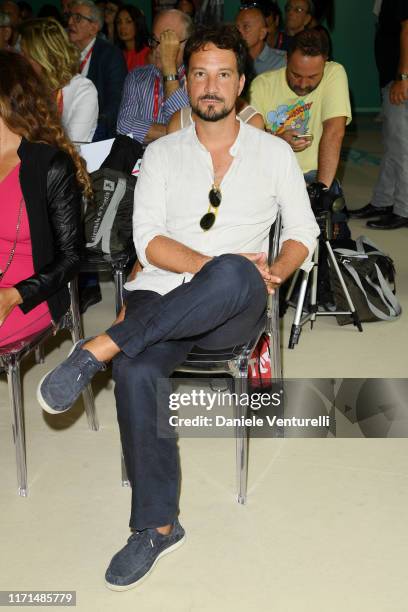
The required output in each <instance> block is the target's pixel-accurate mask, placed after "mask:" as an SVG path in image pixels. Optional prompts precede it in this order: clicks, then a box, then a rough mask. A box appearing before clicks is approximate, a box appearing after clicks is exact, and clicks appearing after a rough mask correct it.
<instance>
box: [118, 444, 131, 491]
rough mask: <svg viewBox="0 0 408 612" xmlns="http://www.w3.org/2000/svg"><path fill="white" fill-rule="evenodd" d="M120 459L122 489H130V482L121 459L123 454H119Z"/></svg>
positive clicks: (123, 460) (123, 461)
mask: <svg viewBox="0 0 408 612" xmlns="http://www.w3.org/2000/svg"><path fill="white" fill-rule="evenodd" d="M120 458H121V470H122V487H130V481H129V478H128V475H127V471H126V465H125V459H124V457H123V452H121V454H120Z"/></svg>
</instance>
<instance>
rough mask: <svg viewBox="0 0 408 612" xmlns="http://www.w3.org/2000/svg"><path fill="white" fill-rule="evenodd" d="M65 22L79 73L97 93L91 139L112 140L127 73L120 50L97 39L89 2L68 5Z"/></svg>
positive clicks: (95, 11)
mask: <svg viewBox="0 0 408 612" xmlns="http://www.w3.org/2000/svg"><path fill="white" fill-rule="evenodd" d="M65 19H66V21H67V26H68V28H67V29H68V36H69V39H70V41H71V42H72V43H73V44H74V45H75V46H76V47H78V49H79V50H80V52H81V64H80V72H81V74H82V76H85V77H88V79H90V80H91V81H92V82H93V84H94V85H95V87H96V89H97V91H98V104H99V117H98V125H97V128H96V131H95V134H94V138H93V139H94V141H96V140H104V139H105V138H113V137H115V136H116V120H117V116H118V110H119V105H120V100H121V96H122V89H123V83H124V81H125V77H126V74H127V69H126V64H125V60H124V59H123V55H122V53H121V51H120V49H118V48H117V47H114V46H113V45H111V44H110V43H108V42H107V41H105V40H103V39H102V38H98V37H97V34H98V32H99V30H100V29H101V28H102V26H103V18H102V14H101V12H100V10H99V8H98V7H97V6H96V4H94V3H93V2H92V0H74V2H71V4H70V5H69V11H68V13H66V14H65Z"/></svg>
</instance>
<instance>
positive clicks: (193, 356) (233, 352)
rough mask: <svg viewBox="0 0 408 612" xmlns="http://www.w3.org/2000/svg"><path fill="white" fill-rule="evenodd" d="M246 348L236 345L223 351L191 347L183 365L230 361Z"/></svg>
mask: <svg viewBox="0 0 408 612" xmlns="http://www.w3.org/2000/svg"><path fill="white" fill-rule="evenodd" d="M246 346H247V345H246V344H237V345H236V346H233V347H230V348H225V349H203V348H200V347H198V346H193V348H192V349H191V352H190V353H189V354H188V355H187V357H186V360H185V362H184V363H194V362H201V363H202V362H213V361H231V360H232V359H236V358H237V357H239V356H240V355H241V354H242V351H243V349H244V348H245V347H246ZM180 367H183V366H180Z"/></svg>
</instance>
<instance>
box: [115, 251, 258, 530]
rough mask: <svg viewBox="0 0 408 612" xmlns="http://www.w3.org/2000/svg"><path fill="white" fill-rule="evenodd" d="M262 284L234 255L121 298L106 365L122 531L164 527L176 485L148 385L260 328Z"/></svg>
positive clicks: (174, 457)
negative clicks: (118, 459) (121, 476)
mask: <svg viewBox="0 0 408 612" xmlns="http://www.w3.org/2000/svg"><path fill="white" fill-rule="evenodd" d="M266 298H267V293H266V287H265V283H264V281H263V279H262V277H261V275H260V274H259V272H258V270H257V268H256V267H255V266H254V265H253V264H252V263H251V262H250V261H249V260H247V259H246V258H245V257H242V256H240V255H221V256H220V257H215V258H214V259H212V260H211V261H210V262H209V263H207V264H206V265H205V266H204V267H203V268H202V269H201V270H200V272H198V273H197V274H196V275H195V276H194V278H193V279H192V280H191V282H190V283H186V284H183V285H180V286H179V287H177V288H176V289H174V290H173V291H170V293H168V294H166V295H164V296H161V295H159V294H157V293H155V292H153V291H132V292H128V293H127V295H126V300H127V308H126V318H125V320H124V321H123V322H122V323H119V324H118V325H115V326H113V327H111V328H110V329H109V330H108V331H107V334H108V335H109V336H110V337H111V338H112V340H113V341H114V342H115V343H116V344H117V345H118V346H119V347H120V349H121V353H119V355H118V356H117V357H116V358H115V359H114V361H113V378H114V380H115V383H116V385H115V397H116V406H117V415H118V423H119V429H120V435H121V440H122V448H123V454H124V458H125V464H126V469H127V473H128V477H129V480H130V482H131V484H132V508H131V516H130V527H131V528H133V529H145V528H147V527H159V526H161V525H167V524H169V523H171V522H172V521H173V520H174V518H175V517H176V516H177V512H178V497H179V487H180V468H179V458H178V447H177V442H176V439H175V438H171V439H169V438H158V437H157V415H158V411H159V410H166V409H168V404H167V406H166V405H164V404H163V405H161V404H160V405H159V404H158V402H157V398H156V381H157V379H159V378H161V379H163V378H168V377H169V376H170V375H171V374H172V372H173V371H174V369H175V368H176V367H177V366H179V365H180V364H181V363H183V361H184V360H185V358H186V357H187V355H188V353H189V352H190V350H191V349H192V347H193V346H199V347H200V348H206V349H219V348H228V347H232V346H234V345H236V344H243V343H245V342H249V341H250V340H251V339H253V338H255V337H256V336H257V335H258V334H259V333H260V332H261V331H262V329H263V327H264V325H265V307H266Z"/></svg>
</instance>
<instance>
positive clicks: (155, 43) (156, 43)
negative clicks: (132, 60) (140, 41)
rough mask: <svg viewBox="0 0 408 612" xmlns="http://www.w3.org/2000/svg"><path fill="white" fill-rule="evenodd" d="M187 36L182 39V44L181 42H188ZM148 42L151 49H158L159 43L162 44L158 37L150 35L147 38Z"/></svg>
mask: <svg viewBox="0 0 408 612" xmlns="http://www.w3.org/2000/svg"><path fill="white" fill-rule="evenodd" d="M186 40H187V38H184V39H183V40H180V41H179V42H180V45H181V43H184V42H186ZM147 44H148V46H149V47H150V49H156V48H157V47H158V46H159V45H160V40H157V38H155V37H154V36H150V37H149V38H148V39H147Z"/></svg>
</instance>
